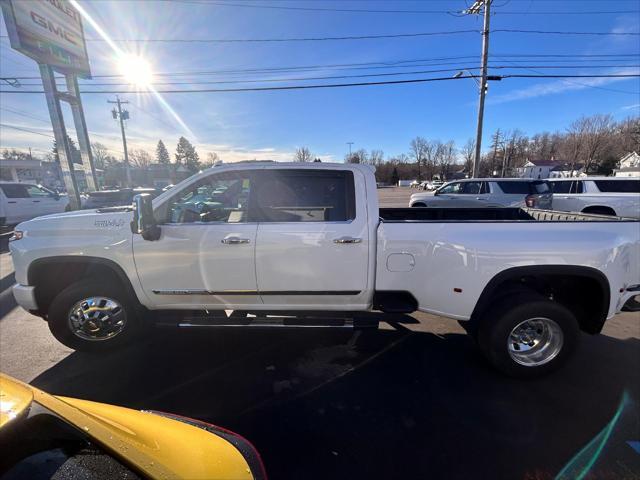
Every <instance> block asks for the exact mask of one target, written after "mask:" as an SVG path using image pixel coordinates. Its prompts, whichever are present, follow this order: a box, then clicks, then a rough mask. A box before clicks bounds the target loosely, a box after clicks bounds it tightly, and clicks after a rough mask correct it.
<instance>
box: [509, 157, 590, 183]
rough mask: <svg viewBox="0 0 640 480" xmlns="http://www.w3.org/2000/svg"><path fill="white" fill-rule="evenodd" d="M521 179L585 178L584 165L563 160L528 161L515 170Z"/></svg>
mask: <svg viewBox="0 0 640 480" xmlns="http://www.w3.org/2000/svg"><path fill="white" fill-rule="evenodd" d="M515 170H516V175H517V176H518V177H520V178H565V177H581V176H584V165H583V164H581V163H573V164H572V163H571V162H565V161H562V160H554V159H551V160H527V163H525V164H524V165H523V166H522V167H518V168H516V169H515Z"/></svg>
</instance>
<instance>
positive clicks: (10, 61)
mask: <svg viewBox="0 0 640 480" xmlns="http://www.w3.org/2000/svg"><path fill="white" fill-rule="evenodd" d="M78 2H79V4H80V5H81V6H82V7H83V8H84V9H85V10H86V11H87V13H88V14H89V15H90V16H91V17H92V18H93V19H94V20H95V22H97V24H98V25H100V26H101V27H102V29H103V30H104V31H105V32H106V34H107V35H108V36H110V37H111V38H113V39H116V40H118V41H116V42H115V43H116V45H117V47H118V48H119V49H121V50H122V51H125V52H129V53H132V54H136V55H138V56H139V57H141V58H144V59H145V60H146V61H147V62H148V63H149V64H150V65H151V68H152V71H153V72H154V77H153V79H154V85H155V88H156V89H157V90H158V91H162V90H169V89H172V90H177V89H179V90H194V89H207V88H209V89H211V88H219V89H224V88H238V87H240V88H244V87H264V86H282V85H294V84H295V85H317V84H332V83H351V82H380V81H385V80H406V79H417V78H430V77H446V78H448V77H452V76H453V75H454V74H455V73H456V71H460V70H464V69H469V70H471V71H472V72H474V73H476V72H478V70H477V68H478V66H479V64H480V51H481V35H480V30H481V28H482V19H481V18H480V17H478V16H476V15H459V14H455V13H446V12H447V11H450V12H459V11H461V10H463V9H465V8H466V7H467V6H468V5H469V4H470V3H471V1H470V0H469V1H467V2H466V3H465V1H464V0H448V1H435V0H434V1H427V0H424V1H403V0H397V1H393V2H392V1H382V0H380V1H365V0H361V1H351V0H344V1H329V0H317V1H315V0H301V1H266V0H263V1H258V0H251V1H247V0H233V1H232V0H173V1H171V0H168V1H157V0H118V1H107V0H99V1H83V0H78ZM273 7H277V8H273ZM639 9H640V7H639V6H638V3H637V2H636V1H626V0H609V1H606V2H602V1H592V0H565V1H563V0H557V1H546V0H494V2H493V4H492V10H493V12H494V15H492V17H491V29H492V30H504V29H512V30H537V31H546V32H548V31H563V32H608V33H611V32H613V33H634V32H638V31H639V30H640V13H638V12H639V11H640V10H639ZM336 10H343V11H336ZM344 10H349V11H344ZM352 10H357V11H352ZM363 10H369V11H363ZM381 10H382V11H381ZM389 10H393V11H392V12H389ZM594 11H597V12H623V11H633V13H598V14H583V13H582V12H594ZM562 12H569V13H571V14H564V13H562ZM578 12H580V13H578ZM84 29H85V35H86V37H87V38H91V39H98V38H100V36H99V34H98V33H97V32H96V30H95V28H93V27H92V26H91V25H89V24H88V23H87V22H86V21H85V22H84ZM460 30H471V32H469V33H457V34H446V35H422V36H413V37H399V38H376V39H359V40H327V41H295V42H294V41H287V42H235V43H202V42H193V41H192V40H197V39H246V40H248V39H254V40H255V39H283V38H289V39H290V38H318V37H322V38H326V37H345V36H367V35H396V34H413V33H427V32H431V33H434V32H451V31H460ZM0 35H2V36H6V35H7V32H6V27H5V24H4V20H3V21H2V22H1V27H0ZM123 39H138V40H150V39H151V40H158V39H164V40H176V39H180V40H191V41H189V42H157V41H142V42H122V41H119V40H123ZM87 49H88V53H89V60H90V64H91V71H92V74H93V75H94V78H93V79H91V80H81V81H80V84H81V87H80V88H81V91H86V92H90V91H96V90H125V91H127V92H128V93H121V94H120V98H121V99H123V100H128V101H129V102H130V104H129V105H127V107H128V110H129V112H130V120H128V121H127V123H126V132H127V140H128V143H129V148H130V149H145V150H147V151H149V152H150V153H153V152H154V151H155V146H156V144H157V142H158V140H159V139H162V140H163V141H164V143H165V144H166V145H167V148H168V149H169V152H170V153H173V152H174V151H175V146H176V143H177V141H178V138H179V137H180V136H185V137H187V138H188V139H189V140H190V141H191V142H192V143H193V144H194V145H195V146H196V149H197V151H198V153H199V155H200V157H201V158H202V159H205V158H206V156H207V153H209V152H216V153H217V154H218V156H219V157H220V158H221V159H222V160H223V161H226V162H233V161H238V160H244V159H273V160H278V161H287V160H292V158H293V153H294V151H295V149H296V148H297V147H302V146H306V147H308V148H309V149H310V150H311V152H312V153H313V154H314V155H315V156H318V157H320V158H322V159H323V160H324V161H343V159H344V156H345V153H347V152H348V149H349V146H348V145H347V142H353V147H352V148H353V149H354V150H357V149H361V148H364V149H366V150H372V149H377V150H382V151H383V152H384V153H385V156H387V157H391V156H396V155H399V154H401V153H408V151H409V143H410V141H411V139H412V138H414V137H416V136H422V137H425V138H428V139H434V140H435V139H439V140H442V141H448V140H454V141H455V142H456V144H457V145H458V146H459V147H461V146H462V145H463V144H464V143H465V142H466V141H467V139H469V138H472V137H475V132H476V117H477V97H478V89H477V86H476V84H475V81H474V79H473V78H462V79H457V80H451V81H437V82H425V83H408V84H394V85H377V86H358V87H347V88H326V89H304V90H282V91H255V92H206V93H166V94H161V97H162V98H163V99H164V102H166V103H165V105H163V102H162V101H160V100H159V99H158V98H157V97H156V96H155V95H153V94H150V93H149V92H148V91H147V92H145V93H135V92H131V90H133V89H135V88H134V87H131V86H129V85H126V84H122V82H124V80H123V79H122V78H99V77H96V76H99V75H110V74H111V75H112V74H117V73H119V71H118V68H117V63H116V61H115V57H116V55H115V53H114V51H113V49H112V48H111V47H110V46H109V45H108V44H107V43H105V42H100V41H88V42H87ZM603 54H607V55H614V54H615V55H629V54H630V55H631V56H626V57H600V58H598V57H584V55H603ZM532 55H565V57H532ZM576 55H583V56H581V57H578V56H576ZM451 57H465V58H455V59H452V58H451ZM440 58H446V59H445V60H437V59H440ZM489 59H490V60H489V64H490V69H489V74H494V75H498V74H508V73H522V74H537V73H571V74H588V73H635V74H638V73H640V68H638V66H639V65H640V36H637V35H599V36H595V35H553V34H531V33H509V32H499V31H495V32H493V33H492V34H491V36H490V48H489ZM551 60H555V61H556V62H555V63H554V62H551ZM558 60H560V62H558ZM398 62H402V63H398ZM345 64H347V65H349V66H344V65H345ZM354 64H359V65H354ZM362 64H364V65H362ZM443 64H445V65H443ZM514 65H519V66H525V67H527V68H528V69H504V68H496V67H513V66H514ZM560 65H564V66H572V67H574V68H566V69H557V68H553V69H549V68H548V67H549V66H554V67H558V66H560ZM605 65H609V66H610V67H606V68H605V67H602V66H605ZM576 66H577V68H575V67H576ZM299 67H310V68H308V69H304V70H303V69H300V68H299ZM250 69H252V70H261V71H258V72H246V70H250ZM273 69H280V70H273ZM282 69H285V70H282ZM229 70H235V71H236V72H235V73H225V71H229ZM238 70H244V72H241V73H238V72H237V71H238ZM265 70H266V71H265ZM430 70H447V71H444V72H432V73H415V72H424V71H430ZM193 72H213V73H209V74H207V75H202V74H194V73H193ZM412 72H414V73H412ZM0 73H1V74H0V77H4V78H7V77H9V78H12V77H29V76H38V74H39V73H38V69H37V66H36V63H35V62H34V61H33V60H31V59H30V58H28V57H25V56H24V55H22V54H20V53H18V52H16V51H13V50H12V49H11V47H10V45H9V40H8V38H6V37H4V38H0ZM398 73H402V75H397V74H398ZM162 74H171V75H162ZM380 74H393V75H385V76H369V77H361V76H362V75H380ZM355 76H360V77H355ZM319 77H320V78H319ZM322 77H348V78H339V79H336V78H333V79H327V78H322ZM302 78H314V79H315V80H300V79H302ZM248 80H249V81H251V82H250V83H238V82H241V81H245V82H246V81H248ZM265 80H269V81H268V82H265ZM274 80H278V81H274ZM220 81H222V82H230V83H214V84H212V83H199V84H195V83H193V82H220ZM109 82H113V83H121V85H117V86H105V85H101V84H104V83H109ZM163 82H164V83H174V84H173V85H166V84H162V83H163ZM0 83H3V84H2V85H0V88H1V89H2V90H4V91H6V90H16V91H19V90H41V84H40V83H39V80H21V84H22V85H21V87H20V88H13V87H11V86H9V85H7V84H6V83H5V82H0ZM30 84H31V85H30ZM114 99H115V94H102V93H101V94H96V93H84V94H83V95H82V101H83V104H84V110H85V115H86V121H87V125H88V128H89V135H90V138H91V141H92V142H100V143H102V144H104V145H106V146H107V148H109V150H110V153H111V154H112V155H114V156H116V157H117V158H121V157H122V144H121V139H120V131H119V126H118V123H117V122H116V121H115V120H114V119H113V118H112V116H111V112H110V111H111V108H112V105H110V104H108V103H107V100H114ZM167 106H168V107H170V109H171V110H173V111H174V112H175V114H176V115H173V114H172V113H171V112H170V109H169V108H167ZM597 113H609V114H611V115H612V116H613V117H614V118H616V119H622V118H625V117H628V116H632V115H634V116H637V115H640V79H639V78H600V79H591V78H589V79H585V78H581V79H566V80H563V79H545V78H509V79H504V80H502V81H500V82H497V81H493V82H491V83H490V86H489V90H488V93H487V103H486V110H485V127H484V139H483V146H484V147H485V148H486V147H487V146H488V143H489V137H490V135H491V133H492V132H494V131H495V130H496V129H497V128H500V129H502V130H513V129H516V128H517V129H519V130H521V131H523V132H524V133H527V134H535V133H537V132H542V131H551V132H552V131H562V130H564V129H566V128H567V127H568V125H569V124H570V123H571V122H572V121H574V120H576V119H577V118H579V117H580V116H583V115H593V114H597ZM176 117H179V118H180V119H181V121H178V120H177V118H176ZM48 119H49V115H48V111H47V107H46V102H45V98H44V95H42V94H16V93H0V123H2V124H3V126H1V127H0V148H17V149H20V150H25V149H26V148H28V147H31V148H32V150H33V153H34V155H35V156H40V155H43V154H44V153H46V152H47V151H49V150H50V149H51V143H52V138H51V135H52V132H51V126H50V122H49V120H48ZM65 120H66V123H67V126H68V128H70V129H72V126H73V121H72V117H71V113H70V110H65ZM11 127H14V128H11ZM16 128H19V129H27V130H31V131H33V132H37V133H32V132H26V131H22V130H18V129H16ZM72 137H73V135H72Z"/></svg>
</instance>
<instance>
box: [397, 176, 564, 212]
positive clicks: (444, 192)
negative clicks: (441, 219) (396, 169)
mask: <svg viewBox="0 0 640 480" xmlns="http://www.w3.org/2000/svg"><path fill="white" fill-rule="evenodd" d="M552 198H553V195H552V193H551V187H550V186H549V184H548V183H547V181H546V180H534V179H527V178H468V179H465V180H458V181H454V182H449V183H447V184H445V185H443V186H441V187H440V188H438V189H437V190H436V191H435V192H434V193H433V194H429V193H414V194H413V195H411V198H410V200H409V206H410V207H442V208H472V207H533V208H544V209H551V205H552Z"/></svg>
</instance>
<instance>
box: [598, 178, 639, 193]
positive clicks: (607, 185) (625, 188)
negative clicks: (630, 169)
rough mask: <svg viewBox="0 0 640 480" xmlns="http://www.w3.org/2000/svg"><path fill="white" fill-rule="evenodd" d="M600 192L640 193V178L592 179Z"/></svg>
mask: <svg viewBox="0 0 640 480" xmlns="http://www.w3.org/2000/svg"><path fill="white" fill-rule="evenodd" d="M593 182H594V183H595V184H596V187H598V190H600V191H601V192H607V193H640V180H594V181H593Z"/></svg>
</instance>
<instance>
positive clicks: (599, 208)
mask: <svg viewBox="0 0 640 480" xmlns="http://www.w3.org/2000/svg"><path fill="white" fill-rule="evenodd" d="M594 211H601V212H602V211H606V212H611V213H610V214H609V213H606V214H604V215H614V216H616V215H617V213H616V210H615V209H614V208H613V207H610V206H608V205H588V206H586V207H584V208H583V209H582V210H581V213H593V214H597V212H594Z"/></svg>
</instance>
